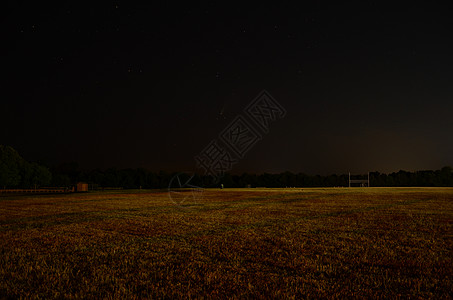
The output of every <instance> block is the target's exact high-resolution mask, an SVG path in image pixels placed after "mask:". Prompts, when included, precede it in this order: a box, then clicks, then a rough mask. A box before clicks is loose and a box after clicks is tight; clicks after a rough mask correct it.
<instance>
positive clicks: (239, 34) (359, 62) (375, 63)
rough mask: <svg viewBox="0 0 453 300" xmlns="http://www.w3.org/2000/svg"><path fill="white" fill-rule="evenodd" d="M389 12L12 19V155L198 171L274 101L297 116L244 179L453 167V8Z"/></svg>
mask: <svg viewBox="0 0 453 300" xmlns="http://www.w3.org/2000/svg"><path fill="white" fill-rule="evenodd" d="M73 3H77V2H73ZM169 3H170V2H169ZM172 3H176V2H172ZM313 3H318V1H316V2H313ZM378 3H379V2H378V1H376V2H374V1H373V2H361V4H354V5H347V6H346V5H344V4H338V5H335V6H327V5H322V4H305V5H302V4H298V6H291V5H289V4H279V5H275V6H270V5H264V4H260V5H255V6H253V5H250V4H249V5H248V6H247V5H245V4H242V5H234V4H231V5H228V4H225V5H222V4H216V3H210V4H207V5H195V4H184V5H183V6H182V4H177V5H176V4H175V5H170V4H159V6H157V5H150V6H129V4H128V2H126V1H125V2H121V1H119V2H118V1H117V2H112V3H111V4H110V5H106V4H97V3H96V4H95V3H94V2H93V4H91V6H86V5H82V4H81V5H75V4H64V3H63V4H58V5H56V4H52V5H51V4H43V3H42V2H38V3H35V4H33V5H29V4H25V3H22V4H14V5H12V6H9V7H6V6H5V7H4V8H3V9H2V10H3V12H2V29H1V31H2V43H1V44H2V46H1V51H2V54H1V60H2V72H3V75H4V77H3V80H2V96H1V102H0V105H1V106H0V144H3V145H10V146H12V147H14V148H15V149H16V150H18V151H19V153H20V154H21V155H22V156H23V157H24V158H25V159H27V160H29V161H37V162H41V163H43V164H46V165H48V166H52V165H56V164H60V163H63V162H77V163H78V164H79V165H80V167H81V168H84V169H93V168H109V167H116V168H129V167H130V168H138V167H142V168H147V169H150V170H156V171H158V170H167V171H183V170H192V169H194V168H195V160H194V157H195V156H196V155H198V154H199V153H200V151H202V150H203V149H204V148H205V147H206V146H207V145H208V144H209V143H210V142H211V141H212V140H213V139H215V138H216V137H217V136H218V135H219V133H220V132H221V131H222V130H223V129H224V128H225V127H226V126H227V125H228V124H229V123H230V122H231V121H232V120H233V119H234V118H235V117H236V116H238V115H239V114H241V113H242V112H243V110H244V108H245V107H246V106H247V105H248V104H249V103H250V102H251V101H252V100H253V99H254V98H255V97H256V96H257V95H258V94H259V93H260V92H261V91H262V90H266V91H268V92H269V93H270V94H271V95H272V96H273V98H274V99H275V100H276V101H278V103H279V104H280V105H281V106H282V107H284V109H285V110H286V116H285V117H284V118H281V119H278V120H276V121H275V122H273V123H272V124H270V126H269V132H268V133H267V134H265V135H264V136H263V137H262V139H261V140H260V141H259V142H257V143H256V144H255V145H254V146H253V147H252V148H251V149H250V151H248V152H247V153H246V155H245V156H244V157H243V158H241V159H240V160H239V162H238V163H237V164H236V165H235V166H234V167H233V169H232V172H233V173H235V172H244V171H247V172H257V173H261V172H271V173H274V172H282V171H287V170H288V171H292V172H304V173H307V174H331V173H347V172H348V171H351V172H355V173H360V172H367V171H380V172H393V171H398V170H400V169H403V170H408V171H413V170H421V169H438V168H441V167H443V166H445V165H453V114H452V113H453V34H452V32H453V31H452V29H453V21H452V19H453V18H451V16H452V12H453V10H452V7H451V6H442V5H438V4H433V3H431V2H426V3H425V4H423V5H421V4H418V5H416V4H409V5H407V6H404V7H389V6H383V5H380V4H378ZM244 5H245V6H244Z"/></svg>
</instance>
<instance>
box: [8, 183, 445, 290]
mask: <svg viewBox="0 0 453 300" xmlns="http://www.w3.org/2000/svg"><path fill="white" fill-rule="evenodd" d="M452 223H453V189H451V188H444V189H440V188H431V189H430V188H398V189H397V188H393V189H387V188H369V189H303V190H300V189H294V190H278V189H275V190H271V189H249V190H245V189H231V190H229V189H226V190H206V191H205V192H204V193H203V198H202V199H201V198H200V199H197V200H196V201H193V199H191V198H190V199H189V200H188V201H186V202H184V205H183V206H178V205H175V204H174V203H173V202H171V201H170V200H169V198H168V195H167V193H166V192H164V191H162V192H156V191H140V192H138V191H136V192H126V191H122V192H115V193H88V194H72V195H49V196H27V197H6V198H5V197H4V198H0V298H1V296H3V297H11V298H18V297H23V298H62V297H63V298H87V297H89V298H93V297H96V298H148V297H150V298H199V297H206V298H218V297H242V298H243V297H265V296H266V297H279V298H294V297H297V298H300V297H326V296H327V297H351V296H352V297H354V296H355V297H382V296H387V297H392V298H394V297H398V296H402V297H408V296H411V297H415V298H419V297H423V298H451V297H452V290H453V286H452V278H453V264H452V245H453V230H452Z"/></svg>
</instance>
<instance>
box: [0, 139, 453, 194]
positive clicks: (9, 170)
mask: <svg viewBox="0 0 453 300" xmlns="http://www.w3.org/2000/svg"><path fill="white" fill-rule="evenodd" d="M178 174H179V173H178V172H165V171H159V172H154V171H150V170H146V169H143V168H138V169H115V168H110V169H106V170H100V169H96V170H88V171H87V170H80V169H79V167H78V165H77V163H63V164H60V165H58V166H54V167H51V168H47V167H44V166H41V165H39V164H37V163H33V162H27V161H26V160H24V159H23V158H22V157H21V156H20V155H19V153H18V152H17V151H16V150H14V149H13V148H12V147H9V146H2V145H0V188H32V187H43V186H54V187H70V186H73V185H74V184H76V183H77V182H87V183H89V184H90V188H91V189H103V188H124V189H138V188H143V189H150V188H159V189H164V188H168V187H169V185H170V184H171V183H173V186H175V184H176V183H177V181H176V180H173V181H172V179H174V178H175V176H176V175H178ZM192 176H193V177H192ZM179 178H180V181H181V182H182V183H184V182H185V181H187V180H188V179H189V178H191V179H190V184H191V185H194V186H199V187H219V186H220V185H221V184H222V185H223V186H224V187H236V188H240V187H269V188H271V187H275V188H281V187H347V186H348V175H347V174H342V175H336V174H332V175H326V176H321V175H307V174H304V173H292V172H283V173H279V174H270V173H263V174H250V173H243V174H241V175H236V174H228V173H227V174H225V175H224V176H222V177H221V178H219V179H218V180H214V179H213V178H212V177H210V176H206V175H201V174H179ZM362 178H366V175H362ZM370 185H371V186H389V187H393V186H406V187H411V186H432V187H436V186H437V187H441V186H453V169H452V168H451V167H448V166H446V167H443V168H442V169H440V170H434V171H433V170H425V171H415V172H407V171H403V170H401V171H398V172H393V173H390V174H384V173H379V172H371V173H370Z"/></svg>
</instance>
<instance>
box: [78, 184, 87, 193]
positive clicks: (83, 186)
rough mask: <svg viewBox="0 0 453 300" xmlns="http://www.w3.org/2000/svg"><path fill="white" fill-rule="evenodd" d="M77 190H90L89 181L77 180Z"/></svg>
mask: <svg viewBox="0 0 453 300" xmlns="http://www.w3.org/2000/svg"><path fill="white" fill-rule="evenodd" d="M76 192H88V183H85V182H77V185H76Z"/></svg>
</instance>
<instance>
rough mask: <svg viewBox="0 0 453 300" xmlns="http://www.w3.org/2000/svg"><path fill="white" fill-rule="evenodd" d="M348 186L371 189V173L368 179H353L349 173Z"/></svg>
mask: <svg viewBox="0 0 453 300" xmlns="http://www.w3.org/2000/svg"><path fill="white" fill-rule="evenodd" d="M362 177H363V176H362ZM348 186H349V187H370V172H368V176H367V179H351V172H349V177H348Z"/></svg>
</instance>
